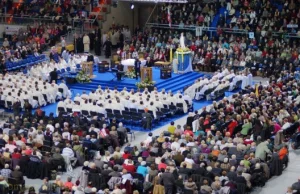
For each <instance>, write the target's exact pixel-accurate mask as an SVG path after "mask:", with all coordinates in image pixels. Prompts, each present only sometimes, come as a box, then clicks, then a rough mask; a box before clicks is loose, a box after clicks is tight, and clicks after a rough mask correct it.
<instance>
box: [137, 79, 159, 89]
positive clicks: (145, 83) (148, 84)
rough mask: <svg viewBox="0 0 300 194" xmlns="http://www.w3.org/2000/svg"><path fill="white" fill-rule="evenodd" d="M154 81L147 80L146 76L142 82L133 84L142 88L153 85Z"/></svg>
mask: <svg viewBox="0 0 300 194" xmlns="http://www.w3.org/2000/svg"><path fill="white" fill-rule="evenodd" d="M154 84H155V81H151V80H149V78H146V79H145V80H144V81H142V82H137V83H136V84H135V85H136V86H137V87H138V88H140V89H142V88H147V87H148V86H154Z"/></svg>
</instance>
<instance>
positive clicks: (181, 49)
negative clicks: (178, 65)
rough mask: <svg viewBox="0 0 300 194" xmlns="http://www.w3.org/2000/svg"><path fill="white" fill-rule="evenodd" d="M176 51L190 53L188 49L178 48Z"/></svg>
mask: <svg viewBox="0 0 300 194" xmlns="http://www.w3.org/2000/svg"><path fill="white" fill-rule="evenodd" d="M176 51H177V52H180V53H182V52H188V51H190V49H189V48H188V47H185V48H181V47H179V48H177V49H176Z"/></svg>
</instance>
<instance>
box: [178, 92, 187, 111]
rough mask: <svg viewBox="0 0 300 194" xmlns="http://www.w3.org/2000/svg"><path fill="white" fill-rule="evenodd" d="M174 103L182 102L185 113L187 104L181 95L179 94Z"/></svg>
mask: <svg viewBox="0 0 300 194" xmlns="http://www.w3.org/2000/svg"><path fill="white" fill-rule="evenodd" d="M176 103H182V104H183V112H184V113H187V112H188V106H187V104H186V102H185V100H184V99H183V98H182V95H180V96H179V97H178V99H177V101H176Z"/></svg>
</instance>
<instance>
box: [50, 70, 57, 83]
mask: <svg viewBox="0 0 300 194" xmlns="http://www.w3.org/2000/svg"><path fill="white" fill-rule="evenodd" d="M57 78H58V75H57V72H56V70H54V71H51V72H50V83H52V81H53V80H54V81H55V82H56V81H57Z"/></svg>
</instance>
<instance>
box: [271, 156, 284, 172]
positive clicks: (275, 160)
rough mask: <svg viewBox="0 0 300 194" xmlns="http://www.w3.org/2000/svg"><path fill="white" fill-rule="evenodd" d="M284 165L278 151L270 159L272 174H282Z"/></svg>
mask: <svg viewBox="0 0 300 194" xmlns="http://www.w3.org/2000/svg"><path fill="white" fill-rule="evenodd" d="M282 170H283V166H282V161H281V160H280V158H279V155H278V153H273V155H272V159H271V161H270V173H271V175H275V176H279V175H281V174H282Z"/></svg>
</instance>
